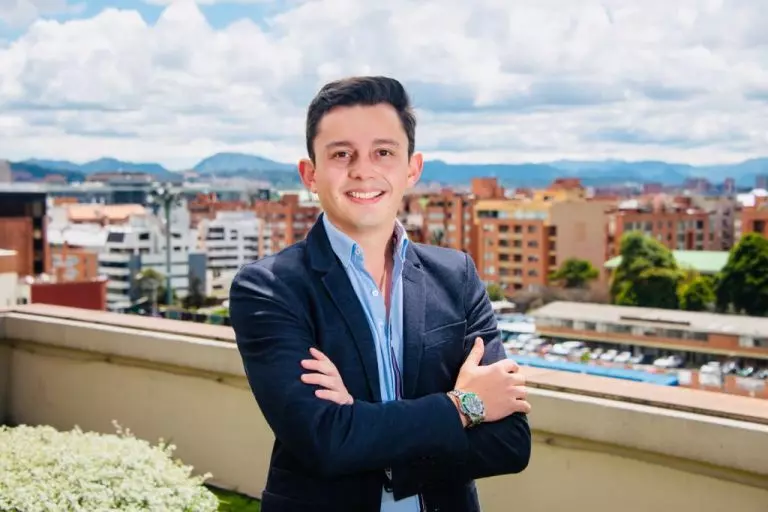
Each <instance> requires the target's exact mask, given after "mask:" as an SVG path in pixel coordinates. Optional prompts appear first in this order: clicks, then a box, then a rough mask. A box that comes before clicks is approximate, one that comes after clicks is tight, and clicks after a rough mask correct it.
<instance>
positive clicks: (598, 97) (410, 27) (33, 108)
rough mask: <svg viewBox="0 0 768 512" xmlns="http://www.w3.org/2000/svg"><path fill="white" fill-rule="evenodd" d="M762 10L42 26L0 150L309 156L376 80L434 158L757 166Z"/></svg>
mask: <svg viewBox="0 0 768 512" xmlns="http://www.w3.org/2000/svg"><path fill="white" fill-rule="evenodd" d="M3 1H7V0H0V2H3ZM24 1H27V0H24ZM48 1H50V2H56V1H58V0H48ZM155 1H162V0H155ZM761 5H762V1H761V0H751V1H749V0H735V1H730V2H724V1H717V0H679V1H675V2H670V1H669V0H645V1H644V2H643V3H642V5H641V4H639V3H637V2H636V1H634V0H603V1H597V0H595V1H591V0H537V1H529V2H509V1H508V0H475V1H473V2H466V1H463V0H441V1H437V0H392V1H388V2H379V3H374V2H360V1H359V0H322V1H313V2H305V3H302V4H301V5H298V4H297V5H296V6H295V7H294V8H292V9H291V10H289V11H286V12H283V13H282V14H280V15H278V16H276V17H274V18H272V19H270V20H267V23H265V24H261V26H260V25H257V24H255V23H253V22H251V21H248V20H240V21H238V22H236V23H234V24H232V25H230V26H228V27H226V28H223V29H219V30H216V29H213V28H212V27H211V26H210V24H209V23H208V22H207V20H206V19H205V17H204V16H203V14H202V13H201V12H200V9H199V7H198V6H197V5H196V4H195V3H194V1H192V0H182V1H178V2H173V3H172V4H171V5H169V6H168V7H167V8H166V9H165V10H164V12H163V14H162V16H161V17H160V19H159V20H158V22H157V23H156V24H154V25H148V24H147V23H146V22H145V21H144V20H143V19H142V18H141V17H140V16H139V14H138V13H136V12H134V11H129V10H117V9H109V10H106V11H104V12H102V13H100V14H99V15H97V16H95V17H93V18H90V19H84V20H77V21H69V22H65V23H59V22H54V21H37V22H35V23H34V24H32V25H31V26H30V27H29V29H28V30H27V31H26V32H25V33H24V34H23V35H22V36H21V37H20V38H19V39H18V40H16V41H14V42H12V43H6V44H5V46H0V127H3V131H4V132H5V133H4V135H3V137H2V138H0V155H3V156H6V157H10V158H25V157H31V156H35V157H51V158H70V159H75V160H85V159H90V158H96V157H99V156H102V155H105V154H109V155H110V156H116V157H119V158H126V159H131V160H156V161H160V162H163V163H166V164H167V165H171V166H185V165H191V164H193V163H195V161H196V160H197V159H198V158H200V157H202V156H206V155H207V154H208V153H210V152H213V151H219V150H233V151H238V150H239V151H249V152H257V153H261V154H264V155H265V156H269V157H272V158H278V159H283V160H287V161H294V160H296V159H297V158H300V157H301V156H302V155H303V152H304V149H303V123H304V114H305V108H306V104H307V103H308V101H309V100H310V99H311V97H312V95H313V94H314V93H315V91H316V90H317V88H318V87H319V86H320V85H322V83H324V82H325V81H327V80H330V79H334V78H337V77H339V76H344V75H349V74H356V73H371V74H373V73H375V74H389V75H392V76H395V77H398V78H400V79H402V80H403V81H404V82H405V83H406V84H407V85H408V86H409V89H410V90H411V92H412V96H413V98H414V101H415V102H416V104H417V107H419V120H420V125H419V130H418V134H417V145H418V146H419V147H420V148H421V149H424V150H425V151H426V152H427V156H428V157H440V158H444V159H446V160H456V161H459V160H461V161H468V160H481V161H520V160H534V161H546V160H554V159H557V158H602V157H613V158H630V159H635V158H653V159H656V158H659V159H662V158H663V159H671V160H677V161H687V162H704V161H705V162H718V161H732V160H739V159H744V158H749V157H751V156H755V155H759V154H760V153H761V152H762V153H767V152H768V151H766V149H765V148H766V147H767V145H766V143H767V142H768V124H767V123H766V122H765V119H768V71H766V62H768V32H766V31H765V30H764V27H765V26H768V13H767V12H766V11H765V9H762V8H761V7H760V6H761ZM1 9H2V4H0V10H1ZM0 12H1V11H0ZM262 26H265V27H268V28H266V29H265V28H262Z"/></svg>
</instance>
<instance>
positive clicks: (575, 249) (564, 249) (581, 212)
mask: <svg viewBox="0 0 768 512" xmlns="http://www.w3.org/2000/svg"><path fill="white" fill-rule="evenodd" d="M474 209H475V219H474V224H475V231H474V232H475V239H476V243H475V246H474V247H473V251H472V256H473V258H474V259H475V262H476V264H477V267H478V272H479V273H480V277H481V278H482V279H483V280H484V281H485V282H487V283H496V284H499V285H500V286H501V287H502V288H505V289H507V290H509V291H515V290H526V289H533V288H536V287H539V286H543V285H546V284H547V283H548V276H549V274H550V273H551V272H552V271H554V270H556V269H557V268H558V266H559V265H560V264H561V263H562V262H563V261H564V260H566V259H568V258H580V259H586V260H588V261H590V262H591V263H592V264H593V265H594V266H595V267H596V268H600V267H601V266H602V264H603V262H604V261H605V259H604V256H605V209H606V207H605V205H604V203H602V202H591V201H587V200H586V198H585V191H584V188H583V187H582V186H581V184H580V183H579V182H578V180H571V179H567V180H556V181H555V182H553V183H552V185H551V186H550V187H548V188H546V189H542V190H533V191H532V193H530V194H526V195H525V196H523V197H518V198H514V199H504V198H497V199H479V200H477V202H476V204H475V207H474Z"/></svg>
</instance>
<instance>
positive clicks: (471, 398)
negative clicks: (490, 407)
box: [465, 395, 483, 416]
mask: <svg viewBox="0 0 768 512" xmlns="http://www.w3.org/2000/svg"><path fill="white" fill-rule="evenodd" d="M465 405H466V407H467V411H468V412H469V413H470V414H472V415H473V416H481V415H482V414H483V402H482V401H481V400H480V399H479V398H478V397H477V395H467V397H466V401H465Z"/></svg>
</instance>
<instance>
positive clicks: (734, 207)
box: [692, 196, 739, 251]
mask: <svg viewBox="0 0 768 512" xmlns="http://www.w3.org/2000/svg"><path fill="white" fill-rule="evenodd" d="M692 200H693V204H694V205H695V207H696V208H699V209H701V210H702V211H705V212H707V214H708V215H709V227H710V239H711V240H710V249H711V250H714V251H728V250H730V249H731V247H733V244H734V243H735V241H736V233H735V230H736V219H737V218H738V214H739V203H738V201H737V200H736V198H735V197H733V196H720V197H718V196H715V197H712V196H694V197H693V198H692Z"/></svg>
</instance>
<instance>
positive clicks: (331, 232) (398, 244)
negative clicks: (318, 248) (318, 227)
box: [322, 213, 409, 267]
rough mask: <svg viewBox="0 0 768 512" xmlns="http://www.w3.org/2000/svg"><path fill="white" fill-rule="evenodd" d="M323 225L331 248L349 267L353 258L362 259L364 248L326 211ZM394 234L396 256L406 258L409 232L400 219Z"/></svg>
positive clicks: (396, 221)
mask: <svg viewBox="0 0 768 512" xmlns="http://www.w3.org/2000/svg"><path fill="white" fill-rule="evenodd" d="M322 220H323V225H324V226H325V232H326V234H327V235H328V241H329V242H330V243H331V248H332V249H333V252H335V253H336V256H338V257H339V260H341V263H342V264H343V265H344V266H345V267H347V266H349V265H350V264H351V263H352V258H353V257H355V255H356V254H357V257H359V258H360V260H361V261H362V259H363V249H362V248H361V247H360V246H359V245H358V244H357V242H355V241H354V240H352V238H350V237H349V235H347V234H346V233H344V232H342V231H341V230H340V229H339V228H337V227H336V226H335V225H334V224H333V223H332V222H331V221H330V219H329V218H328V216H327V215H325V213H323V214H322ZM392 236H393V237H394V238H395V251H394V252H395V256H396V258H397V259H399V260H404V259H405V251H406V249H407V248H408V243H409V240H408V233H407V232H406V231H405V226H403V224H402V222H400V221H399V220H398V219H395V225H394V229H393V231H392Z"/></svg>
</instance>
